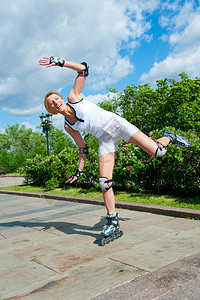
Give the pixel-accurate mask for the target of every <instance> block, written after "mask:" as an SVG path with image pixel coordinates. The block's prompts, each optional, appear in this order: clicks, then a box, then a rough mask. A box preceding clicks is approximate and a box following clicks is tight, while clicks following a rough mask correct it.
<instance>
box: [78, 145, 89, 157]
mask: <svg viewBox="0 0 200 300" xmlns="http://www.w3.org/2000/svg"><path fill="white" fill-rule="evenodd" d="M79 153H80V154H85V155H88V153H89V147H88V145H87V144H85V148H79Z"/></svg>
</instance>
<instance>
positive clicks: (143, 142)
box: [129, 131, 170, 156]
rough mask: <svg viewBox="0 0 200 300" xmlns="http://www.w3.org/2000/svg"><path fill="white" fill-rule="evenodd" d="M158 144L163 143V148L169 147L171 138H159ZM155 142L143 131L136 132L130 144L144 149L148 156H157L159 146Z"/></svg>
mask: <svg viewBox="0 0 200 300" xmlns="http://www.w3.org/2000/svg"><path fill="white" fill-rule="evenodd" d="M156 142H157V143H161V144H162V145H163V146H165V147H166V146H167V145H168V144H169V143H170V138H168V137H166V136H164V137H161V138H159V139H158V140H157V141H156ZM156 142H155V141H154V140H152V139H150V138H149V137H148V136H147V135H146V134H144V133H143V132H142V131H138V132H136V133H135V134H134V135H133V136H132V137H131V138H130V140H129V143H131V144H135V145H137V146H139V147H140V148H141V149H143V150H144V151H145V152H147V153H148V154H150V155H152V156H155V154H156V151H157V149H158V145H157V143H156Z"/></svg>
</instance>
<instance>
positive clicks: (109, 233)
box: [101, 213, 123, 246]
mask: <svg viewBox="0 0 200 300" xmlns="http://www.w3.org/2000/svg"><path fill="white" fill-rule="evenodd" d="M106 220H107V222H106V225H105V227H104V229H103V231H102V232H101V236H102V237H103V238H102V240H101V246H104V245H106V244H108V243H110V242H111V241H113V240H115V239H118V238H119V237H121V236H122V235H123V231H121V230H120V229H119V221H118V213H115V214H112V215H108V214H107V216H106Z"/></svg>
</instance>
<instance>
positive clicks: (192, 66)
mask: <svg viewBox="0 0 200 300" xmlns="http://www.w3.org/2000/svg"><path fill="white" fill-rule="evenodd" d="M186 15H187V18H186V17H185V16H186ZM184 17H185V19H184ZM184 22H185V23H184ZM172 23H173V24H174V32H173V33H172V34H171V35H170V36H169V43H170V45H171V52H170V53H169V55H168V56H167V57H166V58H165V59H164V60H163V61H160V62H155V63H154V64H153V66H152V68H151V69H150V70H149V72H148V73H144V74H142V76H141V78H140V81H141V82H149V83H152V84H154V83H155V81H156V80H157V79H160V78H165V77H168V78H175V79H178V75H179V74H180V73H181V72H186V73H187V74H188V75H189V77H191V78H194V77H196V76H199V69H200V10H199V9H197V10H194V9H193V8H192V6H191V3H188V2H186V3H185V5H184V6H183V7H182V8H181V9H180V12H179V14H178V15H176V17H174V18H173V19H172ZM183 24H185V26H183Z"/></svg>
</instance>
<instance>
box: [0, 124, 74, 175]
mask: <svg viewBox="0 0 200 300" xmlns="http://www.w3.org/2000/svg"><path fill="white" fill-rule="evenodd" d="M49 144H50V151H51V153H54V154H58V153H60V152H61V150H63V149H64V148H65V147H66V148H68V147H70V148H72V147H74V143H73V142H72V139H71V138H70V137H69V136H68V135H67V134H65V133H64V132H63V131H61V130H59V129H56V128H54V126H52V127H51V131H50V133H49ZM36 155H40V156H41V157H45V156H46V155H47V147H46V138H45V136H44V135H43V134H42V133H39V132H33V130H32V129H30V128H29V129H27V128H26V127H25V126H24V125H22V126H21V127H20V126H19V125H18V124H16V125H12V126H9V125H8V127H7V128H6V129H5V133H4V134H0V167H6V168H7V173H10V172H15V171H16V170H17V169H18V168H20V167H23V166H25V163H26V159H28V158H34V157H35V156H36Z"/></svg>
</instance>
